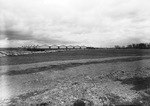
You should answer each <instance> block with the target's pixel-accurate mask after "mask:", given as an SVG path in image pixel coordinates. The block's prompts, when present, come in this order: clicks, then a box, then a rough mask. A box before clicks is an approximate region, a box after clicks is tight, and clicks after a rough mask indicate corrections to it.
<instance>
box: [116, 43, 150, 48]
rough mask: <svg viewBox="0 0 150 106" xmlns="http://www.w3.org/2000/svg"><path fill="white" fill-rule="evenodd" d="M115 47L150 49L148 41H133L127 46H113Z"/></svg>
mask: <svg viewBox="0 0 150 106" xmlns="http://www.w3.org/2000/svg"><path fill="white" fill-rule="evenodd" d="M115 48H116V49H150V43H137V44H135V43H133V44H129V45H127V46H119V45H116V46H115Z"/></svg>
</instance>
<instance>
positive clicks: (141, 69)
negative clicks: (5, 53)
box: [0, 50, 150, 106]
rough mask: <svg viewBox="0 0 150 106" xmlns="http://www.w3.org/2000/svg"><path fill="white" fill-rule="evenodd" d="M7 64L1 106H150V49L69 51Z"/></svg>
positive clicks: (21, 58)
mask: <svg viewBox="0 0 150 106" xmlns="http://www.w3.org/2000/svg"><path fill="white" fill-rule="evenodd" d="M40 58H41V59H40ZM3 60H5V61H4V63H1V66H0V70H1V72H0V92H1V93H0V103H1V104H0V106H1V105H4V106H5V105H6V106H7V105H8V106H12V105H13V106H131V105H132V106H133V105H134V106H149V105H150V50H84V51H82V50H81V51H66V52H58V53H45V54H32V55H23V56H10V57H2V58H1V61H3ZM6 60H7V62H6ZM31 60H32V61H31ZM80 104H82V105H80Z"/></svg>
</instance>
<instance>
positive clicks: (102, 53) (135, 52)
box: [0, 49, 150, 65]
mask: <svg viewBox="0 0 150 106" xmlns="http://www.w3.org/2000/svg"><path fill="white" fill-rule="evenodd" d="M144 55H150V50H149V49H142V50H141V49H131V50H130V49H129V50H128V49H98V50H76V51H63V52H54V53H39V54H29V55H20V56H6V57H1V58H0V65H17V64H29V63H37V62H46V61H61V60H77V59H96V58H106V57H120V56H144Z"/></svg>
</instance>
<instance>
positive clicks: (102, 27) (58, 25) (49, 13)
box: [0, 0, 150, 47]
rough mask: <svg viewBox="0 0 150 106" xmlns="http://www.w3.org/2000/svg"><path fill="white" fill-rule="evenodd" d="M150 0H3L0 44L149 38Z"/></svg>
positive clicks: (96, 43) (108, 43)
mask: <svg viewBox="0 0 150 106" xmlns="http://www.w3.org/2000/svg"><path fill="white" fill-rule="evenodd" d="M149 7H150V0H0V47H19V46H24V45H43V44H47V45H86V46H95V47H113V46H114V45H128V44H131V43H141V42H144V43H149V42H150V9H149Z"/></svg>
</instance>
